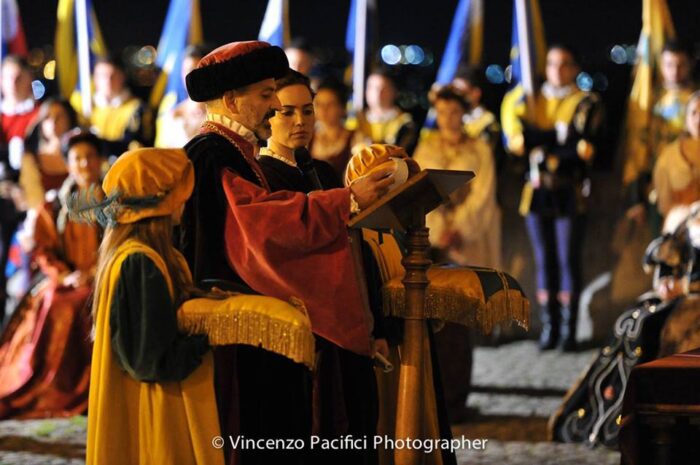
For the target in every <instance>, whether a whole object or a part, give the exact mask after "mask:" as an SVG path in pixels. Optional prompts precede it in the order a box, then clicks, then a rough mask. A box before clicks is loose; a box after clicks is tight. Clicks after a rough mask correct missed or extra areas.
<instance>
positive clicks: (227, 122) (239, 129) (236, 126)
mask: <svg viewBox="0 0 700 465" xmlns="http://www.w3.org/2000/svg"><path fill="white" fill-rule="evenodd" d="M206 120H207V121H211V122H212V123H217V124H220V125H222V126H224V127H226V128H227V129H229V130H231V131H233V132H235V133H236V134H238V135H239V136H241V137H242V138H244V139H245V140H246V141H247V142H250V143H251V144H253V147H257V146H258V138H257V136H256V135H255V133H254V132H253V131H251V130H250V129H248V128H247V127H245V126H243V125H242V124H241V123H239V122H238V121H234V120H233V119H231V118H230V117H228V116H226V115H222V114H221V113H207V116H206Z"/></svg>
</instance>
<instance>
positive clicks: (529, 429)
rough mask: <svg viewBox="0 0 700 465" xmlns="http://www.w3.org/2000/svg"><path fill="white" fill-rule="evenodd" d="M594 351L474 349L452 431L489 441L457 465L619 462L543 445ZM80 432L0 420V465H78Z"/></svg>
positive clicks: (520, 346) (75, 427)
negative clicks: (465, 409)
mask: <svg viewBox="0 0 700 465" xmlns="http://www.w3.org/2000/svg"><path fill="white" fill-rule="evenodd" d="M595 353H596V351H595V350H587V351H582V352H579V353H576V354H562V353H560V352H556V351H553V352H545V353H542V354H540V353H539V351H538V350H537V347H536V343H535V342H534V341H518V342H512V343H509V344H505V345H502V346H500V347H477V348H476V350H475V354H474V375H473V385H474V388H473V392H472V394H471V395H470V397H469V403H468V405H469V407H470V408H472V409H474V410H478V412H479V413H478V414H477V415H475V416H474V417H473V418H472V419H471V420H470V421H469V422H467V423H465V424H462V425H458V426H455V427H454V428H453V432H454V434H455V436H456V437H461V436H462V435H463V436H464V437H465V438H468V439H488V443H487V445H486V448H485V450H471V451H465V450H462V451H458V455H457V457H458V459H459V464H460V465H467V464H469V465H497V464H498V465H503V464H508V465H535V464H536V465H549V464H551V465H554V464H556V465H587V464H591V465H593V464H595V465H608V464H611V465H612V464H618V463H619V461H620V458H619V453H617V452H615V451H611V450H608V449H605V448H597V449H589V448H587V447H586V446H582V445H578V444H557V443H551V442H547V440H546V424H547V418H548V417H549V415H550V414H551V412H552V411H553V410H554V409H555V408H556V407H557V406H558V405H559V402H560V400H561V397H562V396H563V395H564V393H565V392H566V390H567V389H568V388H569V387H570V385H571V384H572V383H573V382H574V380H575V379H576V378H577V377H578V376H579V374H580V373H581V372H582V371H583V369H584V368H585V367H586V366H587V365H588V363H590V361H591V359H592V358H593V357H594V355H595ZM85 428H86V421H85V417H74V418H69V419H52V420H26V421H14V420H10V421H0V465H10V464H13V465H14V464H22V465H78V464H84V455H85Z"/></svg>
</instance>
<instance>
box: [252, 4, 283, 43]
mask: <svg viewBox="0 0 700 465" xmlns="http://www.w3.org/2000/svg"><path fill="white" fill-rule="evenodd" d="M289 37H290V36H289V2H288V0H268V2H267V9H266V10H265V16H264V17H263V21H262V24H261V25H260V33H259V34H258V40H262V41H264V42H269V43H270V44H272V45H277V46H278V47H282V48H284V47H287V46H288V45H289Z"/></svg>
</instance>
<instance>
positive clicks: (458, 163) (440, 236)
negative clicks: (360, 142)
mask: <svg viewBox="0 0 700 465" xmlns="http://www.w3.org/2000/svg"><path fill="white" fill-rule="evenodd" d="M433 105H434V108H435V112H436V117H437V118H436V119H437V127H438V128H437V130H436V131H425V132H423V133H422V134H421V140H420V142H419V144H418V148H417V149H416V152H415V154H414V156H413V158H414V159H415V160H416V162H418V164H419V165H420V167H421V168H423V169H448V170H464V171H473V172H474V173H475V174H476V177H475V179H474V180H473V181H471V182H470V183H468V184H466V185H465V186H464V187H462V188H461V189H460V190H459V191H458V192H456V193H454V194H452V196H451V202H450V204H449V205H444V206H441V207H439V208H438V209H436V210H435V211H432V212H430V213H429V214H428V216H427V217H426V226H427V227H428V229H429V234H430V243H431V245H432V246H433V247H435V248H436V255H437V256H438V257H437V261H438V262H440V261H445V260H447V261H450V262H452V263H456V264H458V265H472V266H485V267H490V268H499V267H500V266H501V212H500V208H499V207H498V205H497V203H496V170H495V160H494V157H493V153H492V151H491V147H490V146H489V145H488V144H487V143H486V142H485V141H484V140H483V139H481V138H473V137H471V136H469V135H468V134H467V133H466V132H465V127H464V124H463V116H464V114H465V112H466V111H467V109H468V104H467V102H466V101H465V100H464V98H463V97H462V96H461V95H460V94H458V93H457V92H456V91H455V90H454V89H453V88H452V87H449V86H448V87H444V88H442V89H441V90H440V91H438V92H437V94H436V96H435V101H434V104H433ZM435 346H436V348H437V353H438V356H439V357H440V367H441V371H442V374H443V378H442V379H443V383H442V384H443V387H444V391H445V402H446V406H447V411H448V415H449V417H450V421H451V422H452V423H460V422H461V421H463V420H464V418H465V415H466V410H465V405H466V399H467V397H468V395H469V388H470V386H471V368H472V352H473V337H472V335H471V331H470V329H469V328H466V327H464V326H463V325H459V324H457V323H451V322H448V323H445V327H444V328H443V329H442V331H440V332H439V333H438V334H436V335H435Z"/></svg>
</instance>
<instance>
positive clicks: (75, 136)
mask: <svg viewBox="0 0 700 465" xmlns="http://www.w3.org/2000/svg"><path fill="white" fill-rule="evenodd" d="M82 143H86V144H90V145H92V146H93V147H94V148H95V150H96V151H97V154H98V155H99V156H100V157H104V142H103V141H102V139H100V138H99V137H97V136H96V135H95V134H94V133H92V132H90V131H87V130H85V129H81V128H76V129H74V130H73V131H71V132H69V133H68V134H67V138H66V141H65V144H64V149H63V153H64V155H65V156H66V157H67V156H68V152H69V151H70V149H71V148H73V146H75V145H78V144H82Z"/></svg>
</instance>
